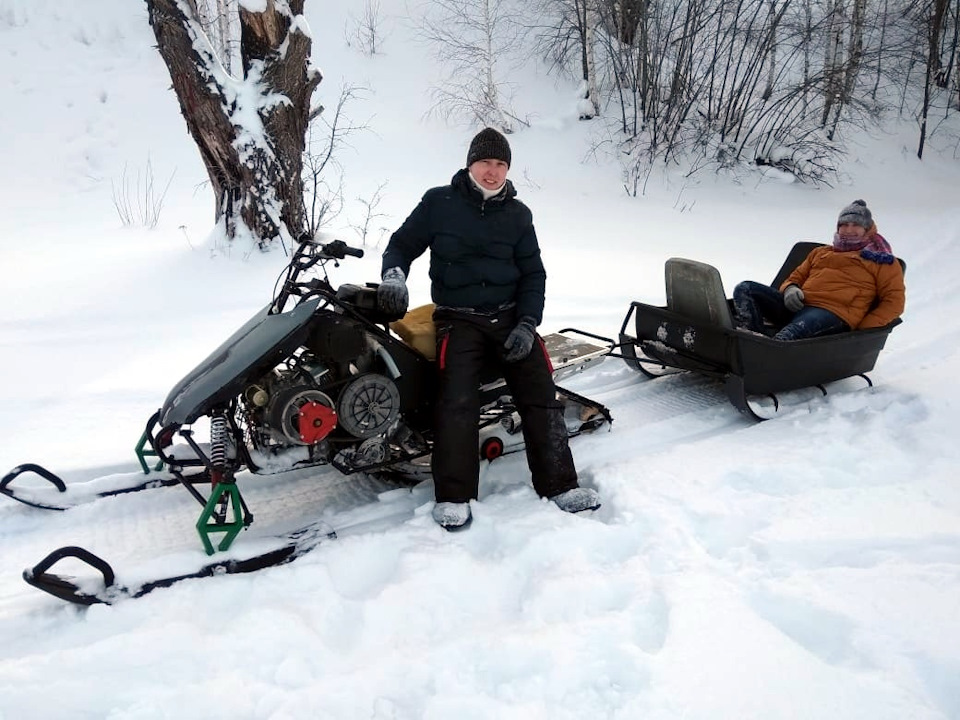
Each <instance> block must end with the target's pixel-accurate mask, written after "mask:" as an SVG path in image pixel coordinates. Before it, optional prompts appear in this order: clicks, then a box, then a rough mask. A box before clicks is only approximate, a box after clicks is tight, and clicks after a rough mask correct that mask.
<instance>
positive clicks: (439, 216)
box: [383, 168, 547, 324]
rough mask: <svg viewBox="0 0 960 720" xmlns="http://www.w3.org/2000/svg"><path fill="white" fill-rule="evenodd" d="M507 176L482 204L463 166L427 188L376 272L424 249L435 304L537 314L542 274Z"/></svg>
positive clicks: (529, 224)
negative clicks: (501, 186)
mask: <svg viewBox="0 0 960 720" xmlns="http://www.w3.org/2000/svg"><path fill="white" fill-rule="evenodd" d="M516 195H517V192H516V190H515V189H514V187H513V183H511V182H510V181H509V180H507V182H506V186H505V187H504V189H503V190H502V191H501V192H500V194H498V195H495V196H494V197H492V198H490V199H489V200H486V201H484V199H483V194H482V193H481V192H480V191H479V190H478V189H477V188H476V187H475V186H474V185H473V183H472V182H471V181H470V178H469V176H468V172H467V170H466V168H464V169H462V170H460V171H458V172H457V174H456V175H454V176H453V179H452V180H451V182H450V185H444V186H442V187H435V188H432V189H430V190H427V192H426V193H424V196H423V198H422V199H421V200H420V204H419V205H417V207H416V208H414V210H413V212H412V213H410V217H408V218H407V219H406V220H405V221H404V222H403V225H401V226H400V228H399V229H398V230H397V231H396V232H395V233H393V235H392V236H391V237H390V242H389V243H388V245H387V249H386V250H385V251H384V253H383V270H387V269H388V268H392V267H399V268H400V269H401V270H403V272H404V274H406V275H409V274H410V264H411V263H412V262H413V261H414V260H416V259H417V258H418V257H420V256H421V255H422V254H423V253H424V251H426V249H427V248H430V281H431V285H430V293H431V295H432V297H433V301H434V302H435V303H436V304H437V305H445V306H447V307H454V308H471V309H474V310H480V311H486V310H494V309H496V308H498V307H500V306H502V305H504V304H506V303H510V302H515V303H516V304H517V315H518V316H522V315H529V316H530V317H532V318H534V319H535V320H536V322H537V324H539V323H540V321H541V320H542V319H543V301H544V292H545V289H546V279H547V274H546V271H545V270H544V268H543V261H542V260H541V259H540V246H539V245H538V243H537V234H536V232H535V231H534V229H533V215H532V214H531V212H530V209H529V208H527V206H526V205H524V204H523V203H522V202H520V201H519V200H517V199H516Z"/></svg>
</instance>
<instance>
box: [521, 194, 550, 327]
mask: <svg viewBox="0 0 960 720" xmlns="http://www.w3.org/2000/svg"><path fill="white" fill-rule="evenodd" d="M527 213H528V216H527V217H528V218H530V221H529V222H527V223H526V227H525V229H524V230H523V234H522V235H521V236H520V242H518V243H517V245H516V249H515V251H514V262H516V264H517V268H518V269H519V270H520V279H519V280H518V281H517V295H516V300H517V315H518V316H522V315H529V316H530V317H532V318H534V319H535V320H536V321H537V324H538V325H539V324H540V321H541V320H543V303H544V297H545V295H546V289H547V271H546V270H545V269H544V267H543V260H542V258H541V257H540V244H539V243H538V242H537V232H536V230H534V227H533V219H532V216H530V215H529V210H527Z"/></svg>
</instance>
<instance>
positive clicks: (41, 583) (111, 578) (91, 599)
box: [23, 520, 337, 606]
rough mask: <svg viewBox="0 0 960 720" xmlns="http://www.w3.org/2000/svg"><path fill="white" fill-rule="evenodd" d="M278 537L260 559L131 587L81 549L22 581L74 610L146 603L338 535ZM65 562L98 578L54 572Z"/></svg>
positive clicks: (286, 558)
mask: <svg viewBox="0 0 960 720" xmlns="http://www.w3.org/2000/svg"><path fill="white" fill-rule="evenodd" d="M276 537H277V539H278V540H279V541H280V544H279V545H278V546H276V547H274V548H272V549H270V550H267V551H265V552H262V553H259V554H257V555H253V556H250V557H246V558H230V559H223V560H218V561H216V562H211V563H208V564H205V565H202V566H201V567H200V568H198V569H196V570H193V571H190V572H185V573H182V574H179V575H173V576H170V577H164V578H158V579H155V580H147V581H143V582H139V583H136V584H130V585H123V584H120V583H118V582H117V576H116V573H115V572H114V570H113V568H112V567H111V566H110V564H109V563H108V562H107V561H106V560H104V559H103V558H101V557H99V556H98V555H95V554H94V553H92V552H90V551H89V550H86V549H84V548H82V547H78V546H66V547H62V548H58V549H57V550H54V551H53V552H51V553H50V554H49V555H47V556H46V557H45V558H43V560H41V561H40V562H38V563H37V564H36V565H34V566H33V567H30V568H27V569H25V570H24V571H23V579H24V580H25V581H26V582H27V584H29V585H32V586H33V587H35V588H37V589H39V590H43V591H44V592H46V593H49V594H51V595H53V596H54V597H57V598H60V599H61V600H66V601H67V602H70V603H74V604H76V605H87V606H89V605H112V604H114V603H116V602H117V601H119V600H123V599H127V598H139V597H143V596H144V595H146V594H147V593H150V592H153V591H154V590H157V589H159V588H167V587H170V586H171V585H174V584H176V583H178V582H181V581H183V580H191V579H197V578H207V577H213V576H215V575H237V574H241V573H252V572H256V571H257V570H263V569H264V568H269V567H276V566H278V565H285V564H287V563H289V562H293V561H294V560H296V559H297V558H299V557H301V556H303V555H305V554H306V553H308V552H310V551H311V550H313V549H315V548H316V547H318V546H319V545H320V544H321V543H322V542H323V541H325V540H332V539H335V538H336V537H337V533H336V531H335V530H333V528H331V527H330V526H329V525H328V524H327V523H326V522H325V521H323V520H318V521H316V522H313V523H310V524H308V525H305V526H303V527H301V528H299V529H297V530H294V531H292V532H288V533H285V534H283V535H278V536H276ZM67 558H74V559H76V560H79V561H80V562H82V563H85V564H86V565H88V566H90V567H91V568H93V569H94V570H96V571H97V572H98V573H99V578H95V579H84V580H77V579H76V578H74V577H72V576H67V575H58V574H55V573H52V572H50V569H51V568H52V567H53V566H54V565H56V564H57V563H59V562H60V561H61V560H64V559H67Z"/></svg>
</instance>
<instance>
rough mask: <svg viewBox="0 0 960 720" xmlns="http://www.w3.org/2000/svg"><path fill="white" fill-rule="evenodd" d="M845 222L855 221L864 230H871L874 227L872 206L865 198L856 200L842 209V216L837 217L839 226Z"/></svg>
mask: <svg viewBox="0 0 960 720" xmlns="http://www.w3.org/2000/svg"><path fill="white" fill-rule="evenodd" d="M844 223H853V224H854V225H859V226H860V227H862V228H863V229H864V230H869V229H870V228H871V227H873V213H871V212H870V208H868V207H867V203H865V202H864V201H863V200H854V201H853V202H852V203H850V204H849V205H847V206H846V207H845V208H844V209H843V210H841V211H840V217H839V218H837V227H840V226H841V225H843V224H844Z"/></svg>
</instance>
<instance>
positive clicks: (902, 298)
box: [857, 260, 907, 330]
mask: <svg viewBox="0 0 960 720" xmlns="http://www.w3.org/2000/svg"><path fill="white" fill-rule="evenodd" d="M877 296H878V298H879V301H878V303H877V306H876V307H875V308H873V310H871V311H870V312H869V313H867V315H866V317H864V318H863V320H862V321H861V322H860V324H859V325H858V326H857V330H868V329H869V328H876V327H883V326H884V325H887V324H889V323H891V322H893V321H894V320H896V319H897V318H898V317H900V316H901V315H902V314H903V308H904V306H905V305H906V297H907V291H906V286H905V285H904V282H903V268H902V267H901V265H900V263H899V262H898V261H897V260H894V261H893V262H892V263H889V264H886V265H881V266H880V270H879V272H878V273H877Z"/></svg>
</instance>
